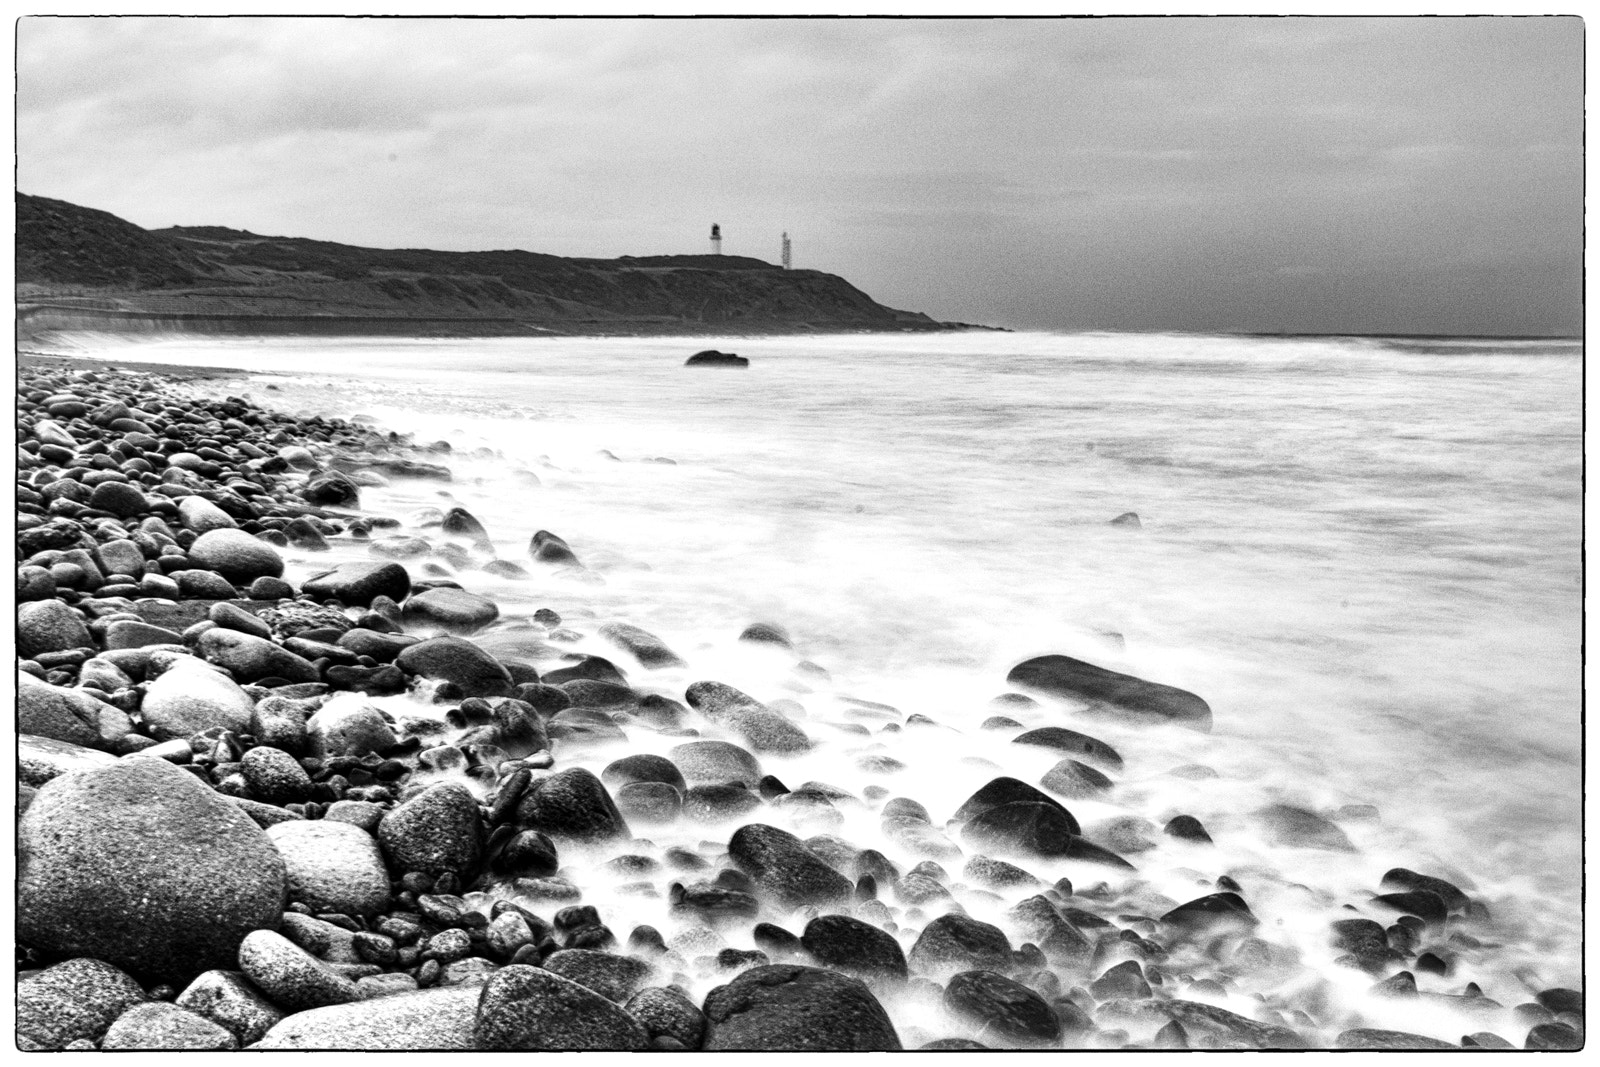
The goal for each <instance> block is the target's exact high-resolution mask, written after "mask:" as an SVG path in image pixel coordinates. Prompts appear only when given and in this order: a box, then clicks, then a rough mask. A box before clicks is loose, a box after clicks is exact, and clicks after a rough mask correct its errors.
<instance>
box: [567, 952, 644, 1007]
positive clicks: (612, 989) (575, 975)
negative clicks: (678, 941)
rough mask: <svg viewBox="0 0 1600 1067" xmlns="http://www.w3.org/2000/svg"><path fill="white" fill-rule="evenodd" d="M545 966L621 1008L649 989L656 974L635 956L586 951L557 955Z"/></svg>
mask: <svg viewBox="0 0 1600 1067" xmlns="http://www.w3.org/2000/svg"><path fill="white" fill-rule="evenodd" d="M541 966H542V967H544V969H545V970H547V971H549V972H550V973H551V974H556V975H560V976H561V977H562V978H565V979H567V980H568V981H571V982H577V983H578V984H579V985H581V986H583V987H584V988H585V989H592V990H594V991H595V992H596V993H599V994H600V995H601V996H602V997H605V998H606V999H607V1000H610V1001H614V1002H615V1003H617V1004H623V1003H626V1002H627V1001H628V999H629V998H630V997H632V996H633V995H634V994H635V993H637V992H638V991H639V990H641V989H643V988H644V987H645V986H646V985H648V984H649V983H650V982H651V980H652V979H654V978H655V973H656V969H655V968H654V967H653V966H651V965H650V964H648V963H646V962H644V961H643V960H638V959H634V958H633V957H632V956H614V955H612V954H611V953H609V952H596V951H594V950H593V949H586V948H565V949H562V950H560V951H559V952H553V953H551V954H550V955H549V956H548V957H547V958H546V959H545V961H544V963H542V964H541Z"/></svg>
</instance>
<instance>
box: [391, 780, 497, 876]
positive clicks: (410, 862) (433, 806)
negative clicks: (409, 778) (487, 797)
mask: <svg viewBox="0 0 1600 1067" xmlns="http://www.w3.org/2000/svg"><path fill="white" fill-rule="evenodd" d="M482 833H483V829H482V819H481V817H480V815H479V813H478V803H477V801H476V800H475V799H473V796H472V793H471V792H470V791H469V790H468V789H467V788H466V786H463V785H460V784H458V783H455V782H441V783H440V784H438V785H431V786H429V787H428V788H427V789H424V790H423V791H422V792H421V793H418V794H417V795H416V796H414V797H412V798H411V799H410V800H408V801H406V802H405V803H404V804H401V805H400V806H399V807H397V808H394V809H393V810H391V811H390V812H389V813H388V814H387V815H385V816H384V817H383V821H382V822H381V823H379V824H378V843H379V844H380V845H381V846H382V847H383V854H384V855H385V856H386V857H388V860H389V864H390V866H391V867H393V868H394V869H395V870H399V871H422V872H423V873H425V874H430V875H434V876H438V875H442V874H446V873H449V874H453V875H455V876H456V877H458V878H461V879H463V880H467V879H469V878H470V877H471V876H472V875H473V873H475V870H476V868H477V866H478V862H479V860H480V858H481V857H482V852H483V845H482Z"/></svg>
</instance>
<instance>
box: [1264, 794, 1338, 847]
mask: <svg viewBox="0 0 1600 1067" xmlns="http://www.w3.org/2000/svg"><path fill="white" fill-rule="evenodd" d="M1255 821H1256V824H1257V825H1258V826H1259V827H1260V828H1261V831H1262V833H1263V834H1265V835H1266V837H1267V840H1268V842H1269V843H1271V844H1273V845H1279V846H1287V847H1293V848H1316V849H1322V850H1325V851H1329V852H1354V851H1355V850H1356V849H1355V846H1354V845H1352V844H1351V843H1350V839H1349V838H1348V837H1346V836H1345V835H1344V831H1343V830H1341V829H1339V828H1338V827H1337V826H1335V825H1334V824H1333V823H1331V822H1329V821H1328V820H1327V819H1324V818H1323V817H1322V816H1320V815H1318V814H1317V813H1316V812H1313V811H1307V810H1306V809H1305V808H1297V807H1295V806H1294V805H1292V804H1272V805H1269V806H1267V807H1265V808H1262V809H1261V810H1259V811H1257V812H1256V813H1255Z"/></svg>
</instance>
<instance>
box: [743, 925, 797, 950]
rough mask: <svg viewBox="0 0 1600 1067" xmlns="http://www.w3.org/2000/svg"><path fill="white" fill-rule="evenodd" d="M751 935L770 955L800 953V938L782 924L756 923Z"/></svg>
mask: <svg viewBox="0 0 1600 1067" xmlns="http://www.w3.org/2000/svg"><path fill="white" fill-rule="evenodd" d="M750 936H751V937H752V938H753V939H754V940H755V943H756V945H757V947H759V948H761V949H762V950H764V951H765V952H766V953H767V954H768V955H769V956H774V957H779V958H781V957H785V956H795V955H798V954H799V953H800V950H801V946H800V939H799V938H798V937H796V936H794V935H793V934H791V933H790V932H789V931H787V930H785V929H784V928H783V927H781V926H774V925H773V924H772V923H756V925H755V928H754V929H753V930H751V932H750Z"/></svg>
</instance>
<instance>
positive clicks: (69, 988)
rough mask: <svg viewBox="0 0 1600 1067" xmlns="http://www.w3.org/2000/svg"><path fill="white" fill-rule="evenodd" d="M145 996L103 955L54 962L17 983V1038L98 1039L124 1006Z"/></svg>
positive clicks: (57, 1044)
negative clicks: (102, 958) (106, 960)
mask: <svg viewBox="0 0 1600 1067" xmlns="http://www.w3.org/2000/svg"><path fill="white" fill-rule="evenodd" d="M144 999H145V994H144V990H143V989H142V988H140V986H139V983H138V982H135V981H134V980H133V979H132V978H130V977H128V975H126V974H124V973H123V972H122V971H120V970H118V969H117V968H115V967H113V966H111V964H109V963H105V962H102V961H101V960H95V959H88V958H83V957H80V958H79V959H73V960H67V961H66V962H65V963H58V964H56V965H55V966H54V967H50V968H47V969H46V970H43V971H40V972H38V973H37V974H35V975H34V976H33V977H31V978H24V979H23V980H22V981H19V982H18V983H17V990H16V1007H17V1040H18V1043H19V1044H22V1043H28V1044H30V1045H31V1046H32V1047H33V1048H36V1049H60V1048H65V1047H66V1046H67V1045H68V1044H70V1043H71V1042H73V1041H78V1040H87V1041H98V1040H99V1039H100V1037H101V1036H102V1035H103V1034H104V1033H105V1032H106V1029H107V1028H108V1027H110V1026H111V1024H112V1023H113V1022H115V1021H116V1019H117V1017H118V1016H120V1015H121V1014H122V1013H123V1012H125V1011H127V1010H128V1009H129V1008H131V1007H133V1006H134V1005H136V1004H139V1003H140V1002H142V1001H143V1000H144Z"/></svg>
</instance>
